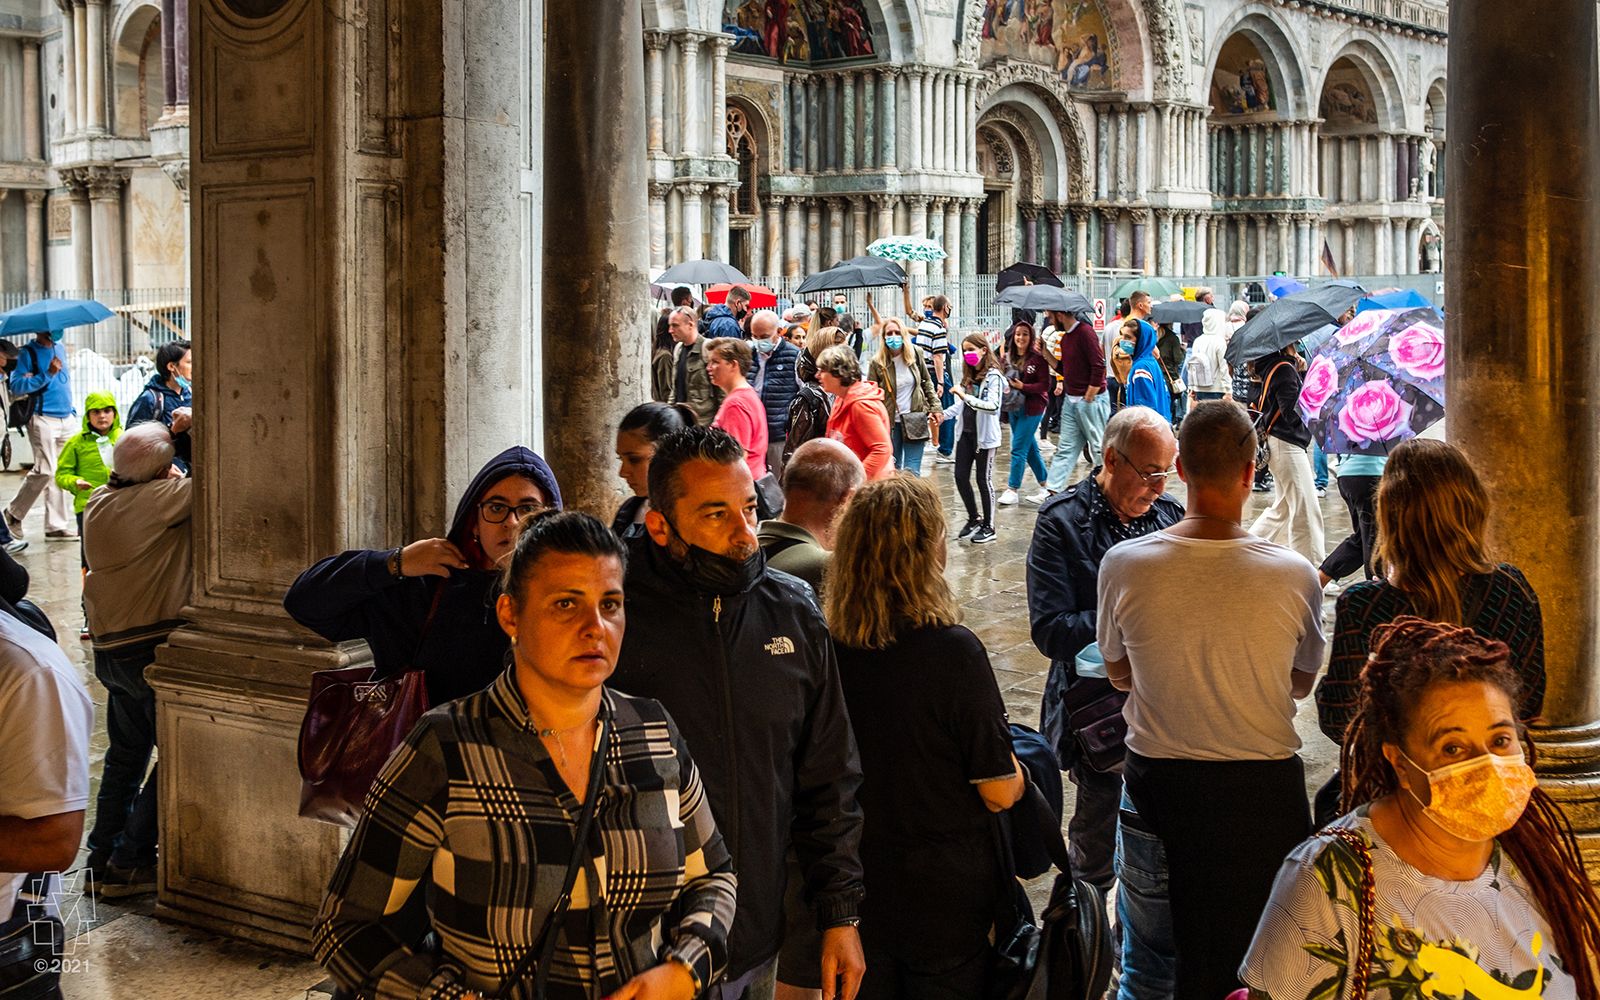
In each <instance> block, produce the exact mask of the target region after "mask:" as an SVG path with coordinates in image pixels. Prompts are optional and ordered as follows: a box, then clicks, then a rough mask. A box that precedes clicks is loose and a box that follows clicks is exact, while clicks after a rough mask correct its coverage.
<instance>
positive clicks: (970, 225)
mask: <svg viewBox="0 0 1600 1000" xmlns="http://www.w3.org/2000/svg"><path fill="white" fill-rule="evenodd" d="M981 204H982V201H981V200H979V199H977V198H967V199H964V200H963V201H962V202H961V276H962V277H963V278H970V277H971V276H972V275H975V274H977V273H978V206H979V205H981Z"/></svg>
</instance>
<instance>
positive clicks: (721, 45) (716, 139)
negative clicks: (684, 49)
mask: <svg viewBox="0 0 1600 1000" xmlns="http://www.w3.org/2000/svg"><path fill="white" fill-rule="evenodd" d="M731 48H733V38H732V36H730V35H722V34H717V35H712V36H711V113H710V114H708V115H707V116H706V133H705V150H706V153H707V154H708V155H711V156H718V155H721V154H722V153H723V151H724V150H725V149H726V148H727V142H726V140H725V139H724V136H725V135H726V134H727V131H728V50H729V49H731Z"/></svg>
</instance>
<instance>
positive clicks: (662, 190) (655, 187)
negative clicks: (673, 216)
mask: <svg viewBox="0 0 1600 1000" xmlns="http://www.w3.org/2000/svg"><path fill="white" fill-rule="evenodd" d="M671 190H672V185H671V184H668V183H667V182H666V181H651V182H650V200H651V201H662V200H664V199H665V198H666V197H667V192H668V191H671Z"/></svg>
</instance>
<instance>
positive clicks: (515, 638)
mask: <svg viewBox="0 0 1600 1000" xmlns="http://www.w3.org/2000/svg"><path fill="white" fill-rule="evenodd" d="M516 644H517V637H516V636H515V635H513V636H512V637H511V645H513V646H515V645H516Z"/></svg>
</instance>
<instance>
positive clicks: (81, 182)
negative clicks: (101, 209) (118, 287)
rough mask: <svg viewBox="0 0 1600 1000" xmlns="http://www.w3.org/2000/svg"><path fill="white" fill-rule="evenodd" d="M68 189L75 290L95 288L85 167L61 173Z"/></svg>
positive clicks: (92, 237)
mask: <svg viewBox="0 0 1600 1000" xmlns="http://www.w3.org/2000/svg"><path fill="white" fill-rule="evenodd" d="M61 183H62V184H63V185H65V186H66V188H67V205H68V211H69V213H70V214H71V216H72V270H73V272H74V273H73V276H72V285H71V287H72V289H73V290H74V291H85V292H87V291H91V290H92V289H93V288H94V222H93V218H92V216H91V214H90V212H89V177H88V171H87V170H85V169H84V168H82V167H77V168H71V169H67V170H63V171H62V172H61Z"/></svg>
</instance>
